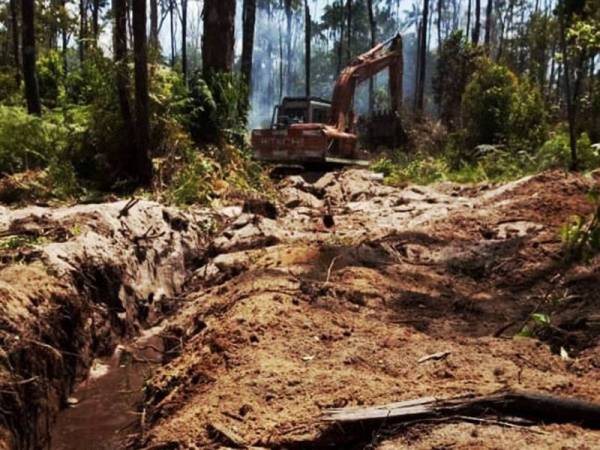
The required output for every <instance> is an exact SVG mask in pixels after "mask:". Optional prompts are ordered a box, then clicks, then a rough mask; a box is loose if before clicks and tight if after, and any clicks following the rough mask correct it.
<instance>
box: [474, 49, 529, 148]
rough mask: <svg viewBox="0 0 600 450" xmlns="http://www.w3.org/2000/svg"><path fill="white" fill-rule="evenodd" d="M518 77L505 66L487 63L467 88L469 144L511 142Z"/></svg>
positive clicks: (485, 61)
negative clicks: (510, 135)
mask: <svg viewBox="0 0 600 450" xmlns="http://www.w3.org/2000/svg"><path fill="white" fill-rule="evenodd" d="M516 89H517V78H516V77H515V75H514V74H513V73H512V72H511V71H510V70H508V69H507V68H506V67H504V66H500V65H498V64H494V63H492V62H491V61H489V60H484V61H483V63H482V64H481V66H480V67H479V69H478V70H477V71H476V72H475V74H474V75H473V79H472V80H471V82H469V84H468V85H467V88H466V90H465V95H464V96H463V102H462V114H463V119H464V124H465V127H466V131H467V136H466V144H467V145H468V146H470V147H471V148H472V147H475V146H477V145H479V144H502V143H506V142H507V140H508V134H509V131H510V121H509V118H510V117H511V113H512V111H513V100H514V96H515V93H516Z"/></svg>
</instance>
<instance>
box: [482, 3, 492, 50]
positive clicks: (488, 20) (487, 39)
mask: <svg viewBox="0 0 600 450" xmlns="http://www.w3.org/2000/svg"><path fill="white" fill-rule="evenodd" d="M493 13H494V0H487V6H486V7H485V36H484V38H483V39H484V40H483V42H484V44H485V47H486V52H487V53H488V55H489V54H490V45H491V43H492V17H493Z"/></svg>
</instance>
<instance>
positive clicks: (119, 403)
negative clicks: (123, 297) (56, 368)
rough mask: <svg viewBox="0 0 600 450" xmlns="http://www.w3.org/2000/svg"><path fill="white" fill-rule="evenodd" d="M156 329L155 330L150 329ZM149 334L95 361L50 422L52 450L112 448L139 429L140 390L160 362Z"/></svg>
mask: <svg viewBox="0 0 600 450" xmlns="http://www.w3.org/2000/svg"><path fill="white" fill-rule="evenodd" d="M154 331H155V330H154ZM155 334H156V333H154V332H148V333H145V335H144V336H142V338H141V339H140V340H138V341H137V342H136V343H134V344H132V345H130V346H127V347H124V346H118V347H117V350H116V351H115V354H114V355H113V356H112V357H111V358H106V359H99V360H96V361H95V362H94V364H93V366H92V368H91V370H90V373H89V375H88V377H87V379H86V380H84V381H83V382H82V383H80V384H79V386H78V387H77V388H76V389H75V391H74V392H73V394H72V395H71V397H70V398H69V407H68V408H67V409H65V410H64V411H62V412H61V413H60V414H59V415H58V418H57V420H56V422H55V424H54V427H53V432H52V440H51V445H50V449H51V450H116V449H120V448H123V446H124V444H125V442H126V441H127V439H128V438H129V437H131V436H132V435H133V434H135V433H136V432H138V431H139V429H140V423H141V420H142V414H141V411H140V410H139V409H140V404H141V401H142V396H143V393H142V387H143V384H144V381H145V380H146V379H147V378H148V376H149V375H150V374H151V373H152V371H153V370H154V369H155V368H156V366H157V364H158V361H159V358H160V353H159V351H157V350H159V349H160V347H159V346H160V340H159V339H158V338H156V336H155Z"/></svg>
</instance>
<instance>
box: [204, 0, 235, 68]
mask: <svg viewBox="0 0 600 450" xmlns="http://www.w3.org/2000/svg"><path fill="white" fill-rule="evenodd" d="M203 17H204V39H203V41H202V67H203V70H204V73H205V74H206V75H208V74H210V73H211V72H215V73H216V72H231V71H232V70H233V50H234V44H235V40H234V34H235V0H206V1H205V3H204V14H203Z"/></svg>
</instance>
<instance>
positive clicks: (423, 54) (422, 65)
mask: <svg viewBox="0 0 600 450" xmlns="http://www.w3.org/2000/svg"><path fill="white" fill-rule="evenodd" d="M478 1H479V0H478ZM428 18H429V0H424V2H423V18H422V20H421V37H420V43H419V74H418V90H417V93H416V102H415V106H416V107H415V110H416V113H417V115H419V116H420V115H422V114H423V106H424V101H425V75H426V64H427V22H428Z"/></svg>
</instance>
